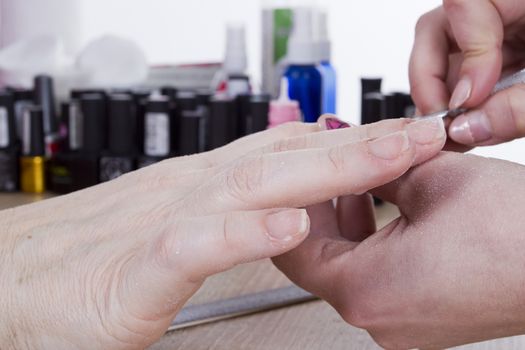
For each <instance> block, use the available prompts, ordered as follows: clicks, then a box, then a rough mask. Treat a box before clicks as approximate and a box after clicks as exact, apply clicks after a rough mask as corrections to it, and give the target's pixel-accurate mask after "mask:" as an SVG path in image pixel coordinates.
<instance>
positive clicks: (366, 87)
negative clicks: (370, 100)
mask: <svg viewBox="0 0 525 350" xmlns="http://www.w3.org/2000/svg"><path fill="white" fill-rule="evenodd" d="M382 82H383V79H381V78H362V79H361V121H362V122H363V121H365V119H366V116H365V113H366V112H365V95H366V94H369V93H371V92H377V93H380V92H381V85H382Z"/></svg>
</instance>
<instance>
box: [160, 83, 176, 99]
mask: <svg viewBox="0 0 525 350" xmlns="http://www.w3.org/2000/svg"><path fill="white" fill-rule="evenodd" d="M178 92H179V90H178V89H177V88H176V87H173V86H163V87H161V88H160V93H161V95H163V96H167V97H168V98H169V99H170V100H172V101H175V100H176V99H177V93H178Z"/></svg>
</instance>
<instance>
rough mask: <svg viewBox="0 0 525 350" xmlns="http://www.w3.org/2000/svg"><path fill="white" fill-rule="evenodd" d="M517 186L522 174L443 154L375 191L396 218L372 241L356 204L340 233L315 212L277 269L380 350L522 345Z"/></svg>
mask: <svg viewBox="0 0 525 350" xmlns="http://www.w3.org/2000/svg"><path fill="white" fill-rule="evenodd" d="M524 177H525V167H523V166H521V165H516V164H513V163H508V162H503V161H498V160H489V159H485V158H479V157H475V156H469V155H463V154H459V153H443V154H442V155H440V156H438V157H436V158H434V159H433V160H430V161H429V162H427V163H425V164H423V165H420V166H419V167H417V168H415V169H414V170H412V171H410V172H409V173H408V174H407V175H405V176H403V177H402V178H401V179H399V180H397V181H395V182H393V183H392V184H389V185H387V186H384V187H382V188H379V189H377V190H376V191H375V194H376V195H377V196H380V197H381V198H383V199H386V200H389V201H391V202H393V203H395V204H397V205H398V206H399V207H400V210H401V212H402V216H401V217H400V218H399V219H398V220H396V221H395V222H393V223H391V224H390V225H389V226H387V227H386V228H384V229H382V230H380V231H378V232H377V233H375V227H374V222H373V220H371V219H370V218H373V212H372V211H371V210H370V209H367V206H366V203H364V202H361V203H359V201H358V200H357V199H354V206H355V207H356V208H360V209H358V210H357V211H354V212H351V211H346V214H345V217H346V221H343V222H342V221H341V220H340V217H339V220H338V213H337V212H336V211H335V210H334V209H333V208H330V207H329V206H328V205H324V206H314V207H311V208H310V209H309V210H308V212H309V215H310V219H311V233H310V236H309V237H308V238H307V239H306V241H305V242H304V243H303V244H302V245H301V246H299V248H297V249H295V250H293V251H291V252H290V253H287V254H285V255H283V256H281V257H278V258H276V259H274V261H275V263H276V264H277V266H278V267H279V268H280V269H281V270H282V271H284V272H285V273H286V274H287V275H288V276H289V277H290V278H291V279H292V280H293V281H295V282H296V283H297V284H299V285H300V286H302V287H303V288H306V289H307V290H309V291H311V292H313V293H315V294H317V295H318V296H320V297H322V298H324V299H326V300H327V301H328V302H329V303H330V304H331V305H332V306H333V307H334V308H335V309H336V310H337V311H338V312H339V313H340V314H341V315H342V316H343V318H344V319H345V320H346V321H347V322H348V323H350V324H352V325H355V326H357V327H360V328H364V329H366V330H368V331H369V333H370V334H371V335H372V337H373V338H374V339H375V340H376V341H377V342H378V343H379V344H380V345H382V346H383V347H385V348H386V349H414V348H423V349H443V348H448V347H452V346H456V345H460V344H465V343H470V342H477V341H482V340H487V339H493V338H498V337H505V336H511V335H516V334H523V333H524V332H525V304H524V303H523V300H525V289H524V288H523V286H524V285H525V275H524V274H523V266H524V264H525V257H524V254H523V247H525V235H524V230H525V219H524V216H523V198H524V197H525V185H524V183H523V178H524ZM352 221H353V225H351V226H349V225H346V224H345V222H352Z"/></svg>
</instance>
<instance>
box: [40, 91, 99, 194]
mask: <svg viewBox="0 0 525 350" xmlns="http://www.w3.org/2000/svg"><path fill="white" fill-rule="evenodd" d="M105 113H106V102H105V92H104V91H102V90H73V91H72V92H71V100H70V102H69V103H64V104H63V105H62V108H61V119H62V120H65V123H66V125H67V130H68V131H67V140H66V142H65V144H66V146H65V147H63V148H62V151H61V152H60V153H58V154H57V155H55V156H54V157H53V158H51V159H50V160H49V161H48V167H47V178H48V184H49V190H50V191H52V192H55V193H61V194H63V193H71V192H75V191H78V190H81V189H84V188H87V187H91V186H94V185H96V184H98V183H99V178H98V177H99V153H100V152H102V150H103V148H104V145H102V144H101V142H100V141H101V139H100V137H99V136H100V134H102V133H104V131H105V129H103V128H104V127H103V125H104V120H105ZM85 117H86V118H85ZM84 138H87V141H86V143H87V144H85V143H84Z"/></svg>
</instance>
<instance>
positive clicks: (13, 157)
mask: <svg viewBox="0 0 525 350" xmlns="http://www.w3.org/2000/svg"><path fill="white" fill-rule="evenodd" d="M18 154H19V148H18V139H17V135H16V117H15V107H14V97H13V94H12V93H10V92H8V91H0V192H15V191H17V190H18V188H19V166H18Z"/></svg>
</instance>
